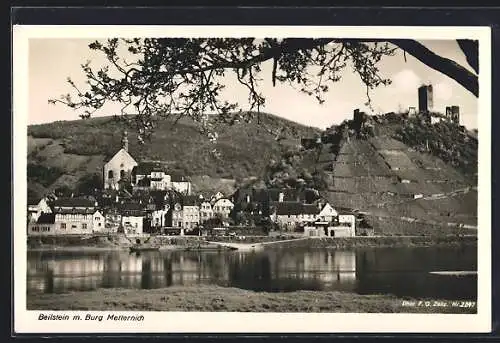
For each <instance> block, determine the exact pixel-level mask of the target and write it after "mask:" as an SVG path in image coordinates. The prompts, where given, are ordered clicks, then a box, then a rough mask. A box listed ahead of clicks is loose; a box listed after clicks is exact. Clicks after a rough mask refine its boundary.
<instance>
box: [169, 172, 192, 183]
mask: <svg viewBox="0 0 500 343" xmlns="http://www.w3.org/2000/svg"><path fill="white" fill-rule="evenodd" d="M169 175H170V180H171V181H172V182H188V181H189V180H188V179H187V178H186V177H185V176H184V175H181V174H177V173H174V174H169Z"/></svg>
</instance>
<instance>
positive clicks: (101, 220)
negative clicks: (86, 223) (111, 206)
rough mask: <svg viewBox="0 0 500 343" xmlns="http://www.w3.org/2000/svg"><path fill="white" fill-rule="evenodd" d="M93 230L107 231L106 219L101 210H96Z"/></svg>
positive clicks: (93, 218)
mask: <svg viewBox="0 0 500 343" xmlns="http://www.w3.org/2000/svg"><path fill="white" fill-rule="evenodd" d="M92 231H93V232H97V233H104V232H106V220H105V217H104V215H103V214H102V213H101V212H100V211H99V210H97V211H95V212H94V214H93V216H92Z"/></svg>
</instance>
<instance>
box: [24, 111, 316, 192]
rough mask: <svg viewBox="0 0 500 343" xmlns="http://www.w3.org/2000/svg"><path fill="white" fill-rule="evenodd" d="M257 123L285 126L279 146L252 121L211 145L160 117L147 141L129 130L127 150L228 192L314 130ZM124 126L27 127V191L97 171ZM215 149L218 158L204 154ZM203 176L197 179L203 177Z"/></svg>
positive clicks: (88, 122)
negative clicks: (165, 164) (164, 162)
mask: <svg viewBox="0 0 500 343" xmlns="http://www.w3.org/2000/svg"><path fill="white" fill-rule="evenodd" d="M261 123H263V124H264V125H265V126H266V128H268V129H269V128H270V129H271V130H272V131H273V132H274V130H276V131H278V130H279V129H280V128H283V127H284V128H285V129H286V131H285V132H287V133H288V136H286V139H284V140H282V141H281V144H279V143H278V141H277V140H276V139H275V138H276V137H275V135H273V134H271V133H270V132H269V131H268V130H266V129H264V128H263V127H262V126H260V125H258V124H257V123H250V124H249V123H236V124H234V125H232V126H226V127H222V128H221V130H220V131H219V139H218V142H217V143H216V144H215V146H214V145H213V144H211V143H210V142H209V140H208V138H207V137H205V136H202V135H201V134H200V133H198V131H197V130H196V127H195V126H194V123H192V122H191V121H189V120H180V121H179V122H177V123H176V124H175V125H174V124H173V123H172V122H170V121H159V122H158V127H157V128H156V132H155V134H154V135H153V138H152V140H151V142H148V143H147V144H145V145H140V144H139V143H138V141H137V134H136V133H135V132H134V130H131V129H129V130H128V132H129V151H130V153H131V154H132V156H134V158H136V160H162V161H166V162H168V164H169V166H170V169H171V171H172V172H174V173H182V174H184V175H188V176H191V177H192V178H193V182H194V188H195V189H199V190H206V189H207V188H210V186H211V185H217V184H219V185H222V186H224V187H225V188H226V189H228V190H230V189H232V188H234V182H235V180H239V179H244V178H248V177H252V176H256V177H260V176H261V173H262V171H263V170H264V168H265V166H266V165H267V163H268V161H269V160H270V159H277V158H279V156H280V155H281V153H282V149H283V146H284V147H294V146H297V145H300V138H301V137H304V136H305V137H307V136H310V135H312V134H314V133H316V132H319V130H317V129H315V128H310V127H306V126H302V125H300V124H297V123H294V122H291V121H287V120H285V119H282V118H279V117H276V116H273V115H270V114H261ZM124 129H125V127H124V124H123V123H122V122H120V121H117V120H115V119H114V118H113V117H101V118H92V119H84V120H75V121H59V122H53V123H49V124H42V125H32V126H29V127H28V184H29V191H30V194H31V195H33V196H35V195H36V194H43V193H44V192H46V191H47V190H54V189H55V188H57V187H61V186H69V187H72V186H74V185H76V184H77V182H78V181H79V180H80V179H81V178H82V177H85V176H86V175H94V174H96V175H99V176H100V173H101V168H102V166H103V164H104V162H105V160H106V159H108V158H110V157H111V156H113V154H114V153H115V152H116V151H118V149H120V146H121V143H120V140H121V135H122V132H123V130H124ZM213 148H217V150H218V151H220V153H221V154H222V158H221V159H217V158H215V157H214V156H213V155H211V154H210V153H209V152H210V150H212V149H213ZM205 175H206V176H207V177H208V178H207V177H202V176H205Z"/></svg>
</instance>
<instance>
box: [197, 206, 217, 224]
mask: <svg viewBox="0 0 500 343" xmlns="http://www.w3.org/2000/svg"><path fill="white" fill-rule="evenodd" d="M213 217H214V211H213V209H212V204H210V202H208V201H203V202H202V203H201V205H200V221H202V222H203V221H205V220H208V219H210V218H213Z"/></svg>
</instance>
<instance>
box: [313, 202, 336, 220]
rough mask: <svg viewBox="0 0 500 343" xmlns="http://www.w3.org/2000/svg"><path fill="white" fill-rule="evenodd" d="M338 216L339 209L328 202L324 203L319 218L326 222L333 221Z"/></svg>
mask: <svg viewBox="0 0 500 343" xmlns="http://www.w3.org/2000/svg"><path fill="white" fill-rule="evenodd" d="M337 216H338V213H337V211H336V210H335V209H334V208H333V207H332V206H331V205H330V204H328V203H326V204H325V205H323V207H322V209H321V211H320V212H319V213H318V216H317V218H318V219H319V220H321V221H324V222H332V221H333V220H334V219H335V218H336V217H337Z"/></svg>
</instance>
